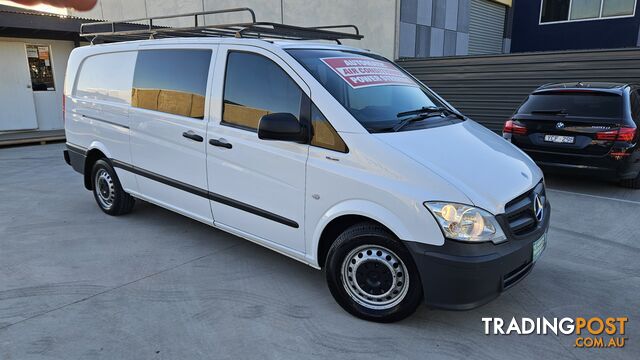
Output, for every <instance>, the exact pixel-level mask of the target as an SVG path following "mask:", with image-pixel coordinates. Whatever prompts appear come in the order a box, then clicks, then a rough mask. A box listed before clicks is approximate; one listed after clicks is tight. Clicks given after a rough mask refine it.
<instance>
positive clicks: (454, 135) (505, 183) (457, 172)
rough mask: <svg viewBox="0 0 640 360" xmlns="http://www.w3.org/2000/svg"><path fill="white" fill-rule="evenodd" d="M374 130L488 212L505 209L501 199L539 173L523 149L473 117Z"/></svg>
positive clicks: (513, 194) (534, 181) (525, 187)
mask: <svg viewBox="0 0 640 360" xmlns="http://www.w3.org/2000/svg"><path fill="white" fill-rule="evenodd" d="M375 136H376V137H377V138H378V139H379V140H381V141H383V142H384V143H386V144H388V145H389V146H391V147H393V148H395V149H397V150H398V151H400V152H402V153H404V154H405V155H407V156H408V157H410V158H412V159H413V160H415V161H416V162H418V163H420V164H421V165H423V166H425V167H427V168H429V169H430V170H432V171H433V172H435V173H436V174H438V175H440V176H441V177H442V178H444V179H445V180H447V181H448V182H450V183H451V184H452V185H454V186H455V187H457V188H458V189H459V190H460V191H462V192H463V193H464V194H465V195H466V196H467V197H468V198H469V199H470V200H471V201H472V202H473V204H472V205H474V206H477V207H480V208H483V209H485V210H487V211H489V212H491V213H493V214H501V213H504V207H505V204H506V203H508V202H509V201H511V200H513V199H514V198H516V197H517V196H518V195H521V194H523V193H525V192H526V191H528V190H529V189H531V188H533V187H534V186H535V185H537V184H538V182H540V180H541V179H542V171H541V170H540V169H539V168H538V166H537V165H536V164H535V163H534V162H533V161H532V160H531V158H529V157H528V156H527V155H526V154H525V153H524V152H522V151H521V150H520V149H518V148H516V147H515V146H514V145H512V144H511V143H509V142H508V141H506V140H504V139H503V138H502V137H500V136H498V135H496V134H495V133H493V132H491V131H490V130H489V129H487V128H485V127H484V126H482V125H480V124H478V123H476V122H474V121H472V120H466V121H462V122H460V123H457V124H453V125H445V126H440V127H434V128H428V129H423V130H413V131H401V132H397V133H381V134H375ZM425 200H443V201H446V200H447V199H425Z"/></svg>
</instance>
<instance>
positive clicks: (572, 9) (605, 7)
mask: <svg viewBox="0 0 640 360" xmlns="http://www.w3.org/2000/svg"><path fill="white" fill-rule="evenodd" d="M637 7H638V1H637V0H517V1H515V3H514V7H513V30H512V46H511V51H512V52H529V51H553V50H582V49H611V48H625V47H636V46H640V37H639V36H638V35H639V30H640V15H638V12H637Z"/></svg>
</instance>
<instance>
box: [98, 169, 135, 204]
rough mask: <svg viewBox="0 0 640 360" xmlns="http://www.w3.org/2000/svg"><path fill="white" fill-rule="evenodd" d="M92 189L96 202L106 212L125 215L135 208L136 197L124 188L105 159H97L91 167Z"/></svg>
mask: <svg viewBox="0 0 640 360" xmlns="http://www.w3.org/2000/svg"><path fill="white" fill-rule="evenodd" d="M98 177H100V179H97V178H98ZM91 189H92V192H93V197H94V198H95V199H96V203H98V206H99V207H100V209H102V211H104V212H105V213H106V214H109V215H113V216H117V215H124V214H127V213H129V212H131V210H132V209H133V205H134V204H135V198H134V197H133V196H131V195H129V194H127V193H126V192H125V191H124V190H123V189H122V186H121V185H120V180H119V179H118V176H117V175H116V172H115V170H113V167H112V166H111V164H109V162H108V161H106V160H104V159H100V160H98V161H96V162H95V164H93V168H91ZM107 191H108V193H107Z"/></svg>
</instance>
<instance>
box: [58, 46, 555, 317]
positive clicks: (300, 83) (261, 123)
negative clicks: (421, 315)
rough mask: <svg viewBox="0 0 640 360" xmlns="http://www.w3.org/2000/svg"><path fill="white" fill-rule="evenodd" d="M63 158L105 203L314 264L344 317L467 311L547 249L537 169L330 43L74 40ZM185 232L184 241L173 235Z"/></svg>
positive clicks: (377, 63)
mask: <svg viewBox="0 0 640 360" xmlns="http://www.w3.org/2000/svg"><path fill="white" fill-rule="evenodd" d="M64 103H65V116H64V118H65V130H66V138H67V150H65V153H64V156H65V159H66V161H67V163H69V164H70V165H71V166H72V167H73V169H75V170H76V171H78V172H79V173H81V174H82V176H83V177H84V186H85V187H86V188H87V189H88V190H91V191H92V192H93V195H94V197H95V200H96V202H97V204H98V206H99V207H100V209H102V211H104V212H105V213H107V214H109V215H122V214H126V213H128V212H130V211H131V210H132V209H133V207H134V203H135V201H136V200H137V199H140V200H144V201H147V202H150V203H153V204H156V205H158V206H162V207H164V208H167V209H170V210H172V211H175V212H177V213H180V214H182V215H185V216H188V217H190V218H193V219H196V220H199V221H201V222H203V223H205V224H209V225H211V226H213V227H216V228H218V229H222V230H224V231H227V232H229V233H232V234H235V235H237V236H239V237H242V238H245V239H248V240H250V241H253V242H255V243H258V244H260V245H263V246H265V247H267V248H270V249H272V250H275V251H277V252H280V253H282V254H284V255H287V256H289V257H292V258H294V259H296V260H299V261H302V262H304V263H306V264H308V265H310V266H311V267H313V268H316V269H323V270H324V271H325V272H326V279H327V283H328V286H329V289H330V291H331V294H332V295H333V296H334V298H335V299H336V301H337V302H338V303H339V304H340V305H341V306H342V307H343V308H344V309H345V310H347V311H348V312H350V313H351V314H353V315H355V316H358V317H361V318H364V319H368V320H374V321H381V322H389V321H396V320H399V319H402V318H404V317H406V316H408V315H409V314H411V313H412V312H413V311H414V310H415V309H416V308H417V307H418V305H419V304H420V303H421V302H422V301H423V300H424V301H425V302H426V303H427V304H429V305H430V306H434V307H441V308H448V309H469V308H473V307H476V306H479V305H481V304H484V303H486V302H488V301H490V300H491V299H493V298H495V297H496V296H498V295H499V294H500V293H501V292H503V291H504V290H506V289H508V288H510V287H511V286H513V285H514V284H515V283H517V282H518V281H519V280H521V279H522V278H523V277H525V276H526V275H527V274H528V273H529V272H530V271H531V269H532V267H533V266H534V264H535V263H536V260H537V259H538V257H539V256H540V253H541V252H542V251H543V249H544V247H545V244H546V233H547V228H548V226H549V216H550V207H549V203H548V201H547V197H546V194H545V188H544V181H543V175H542V172H541V171H540V169H539V168H538V167H537V166H536V165H535V164H534V162H533V161H532V160H531V159H530V158H529V157H528V156H527V155H525V154H524V153H523V152H522V151H520V150H519V149H517V148H516V147H515V146H513V145H512V144H510V143H509V142H508V141H506V140H504V139H503V138H502V137H500V136H499V135H497V134H494V133H493V132H491V131H489V130H488V129H486V128H485V127H483V126H481V125H479V124H478V123H476V122H474V121H473V120H471V119H469V118H467V117H465V116H464V115H462V114H461V113H460V112H458V111H457V110H456V109H455V108H454V107H453V106H451V105H450V104H448V103H447V102H446V101H445V100H444V99H442V98H441V97H440V96H438V95H437V94H436V93H434V92H433V91H432V90H430V89H429V88H428V87H426V86H425V85H424V84H422V83H421V82H419V81H418V80H416V79H415V78H414V77H412V76H411V75H410V74H408V73H407V72H405V71H404V70H403V69H402V68H400V67H398V66H397V65H395V64H394V63H393V62H391V61H388V60H387V59H385V58H383V57H381V56H379V55H376V54H373V53H371V52H369V51H365V50H361V49H357V48H353V47H348V46H342V45H333V44H327V43H322V42H309V41H272V40H264V39H247V38H200V37H197V38H175V39H158V40H143V41H129V42H118V43H111V44H102V45H91V46H85V47H80V48H76V49H74V50H73V52H72V54H71V57H70V58H69V62H68V68H67V74H66V81H65V89H64ZM178 240H179V239H176V241H178Z"/></svg>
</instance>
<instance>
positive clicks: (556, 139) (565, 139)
mask: <svg viewBox="0 0 640 360" xmlns="http://www.w3.org/2000/svg"><path fill="white" fill-rule="evenodd" d="M544 141H546V142H552V143H558V144H573V143H574V142H575V141H576V138H575V137H573V136H564V135H545V136H544Z"/></svg>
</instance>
